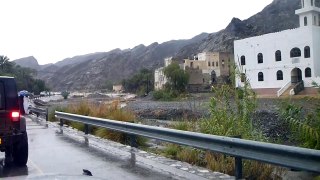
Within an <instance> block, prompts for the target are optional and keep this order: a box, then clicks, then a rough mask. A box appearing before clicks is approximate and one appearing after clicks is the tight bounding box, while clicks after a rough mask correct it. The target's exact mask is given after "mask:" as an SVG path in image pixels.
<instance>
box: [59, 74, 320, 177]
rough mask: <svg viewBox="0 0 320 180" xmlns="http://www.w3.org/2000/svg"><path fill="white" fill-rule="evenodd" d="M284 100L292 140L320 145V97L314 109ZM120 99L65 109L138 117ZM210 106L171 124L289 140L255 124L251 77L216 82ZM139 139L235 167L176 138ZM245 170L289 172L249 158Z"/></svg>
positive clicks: (189, 158)
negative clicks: (268, 133) (163, 140)
mask: <svg viewBox="0 0 320 180" xmlns="http://www.w3.org/2000/svg"><path fill="white" fill-rule="evenodd" d="M232 74H233V76H234V77H235V76H236V75H237V74H240V73H239V72H233V73H232ZM230 79H232V80H233V79H235V78H230ZM318 100H319V99H318ZM279 101H281V102H280V103H279V109H278V112H279V115H280V116H281V119H283V121H284V123H285V124H287V126H288V127H289V129H290V133H291V134H290V144H294V145H300V146H302V147H307V148H313V149H319V132H320V103H319V104H318V105H317V106H316V107H318V108H317V110H316V111H314V110H313V109H312V110H308V109H304V108H305V107H303V106H301V105H299V104H297V103H293V102H292V100H291V99H285V100H279ZM306 102H308V99H306ZM312 102H315V101H314V100H313V101H312ZM318 102H320V101H318ZM117 103H118V102H114V103H112V104H110V105H103V104H99V105H98V104H90V103H88V102H82V103H80V104H78V105H71V106H69V107H67V108H66V109H63V111H65V112H69V113H75V114H82V115H86V116H94V117H101V118H107V119H115V120H120V121H125V122H131V123H134V119H135V117H134V115H133V114H132V113H130V112H126V111H124V110H121V109H119V108H118V104H117ZM209 106H210V108H209V109H210V112H211V114H210V117H206V118H202V119H200V120H199V119H197V120H196V119H182V120H180V121H177V122H176V123H174V124H173V125H172V126H171V128H174V129H179V130H184V131H193V132H200V133H206V134H213V135H219V136H228V137H236V138H243V139H249V140H255V141H264V142H272V143H280V144H283V143H284V142H283V141H281V140H279V141H277V142H275V141H274V140H272V139H269V137H266V135H265V134H263V133H262V132H261V131H260V130H258V129H257V128H254V126H253V122H252V117H254V116H253V114H254V113H255V111H256V107H257V100H256V95H255V93H254V92H253V91H252V89H251V88H250V84H249V82H248V81H245V83H244V86H243V87H242V88H235V86H234V82H232V83H231V84H230V85H228V84H223V85H219V86H216V87H214V88H213V89H212V97H211V99H210V103H209ZM69 125H71V126H72V127H75V128H77V129H79V130H84V126H83V125H82V124H79V123H72V122H69ZM91 133H92V134H94V135H97V136H99V137H103V138H107V139H111V140H114V141H117V142H121V143H128V137H127V136H126V135H125V134H122V133H118V132H114V131H110V130H106V129H103V128H97V127H95V128H92V129H91ZM138 144H139V145H140V146H143V147H142V148H144V149H145V150H147V151H152V152H156V153H159V154H161V155H164V156H166V157H169V158H173V159H176V160H180V161H185V162H188V163H190V164H193V165H198V166H202V167H206V168H208V169H211V170H213V171H218V172H222V173H226V174H230V175H233V174H234V173H235V169H234V163H235V162H234V158H233V157H230V156H226V155H223V154H220V153H215V152H210V151H204V150H199V149H195V148H191V147H187V146H180V145H176V144H171V143H164V146H165V147H164V149H161V148H160V149H150V148H147V147H146V146H145V144H146V139H144V138H139V139H138ZM243 170H244V178H245V179H280V178H281V175H282V174H284V173H285V169H284V168H280V167H276V166H273V165H270V164H264V163H261V162H257V161H249V160H244V161H243Z"/></svg>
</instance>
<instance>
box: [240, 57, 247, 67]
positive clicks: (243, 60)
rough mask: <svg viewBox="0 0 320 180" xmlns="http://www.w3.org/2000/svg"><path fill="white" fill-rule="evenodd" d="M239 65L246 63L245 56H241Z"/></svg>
mask: <svg viewBox="0 0 320 180" xmlns="http://www.w3.org/2000/svg"><path fill="white" fill-rule="evenodd" d="M241 65H242V66H243V65H246V57H245V56H241Z"/></svg>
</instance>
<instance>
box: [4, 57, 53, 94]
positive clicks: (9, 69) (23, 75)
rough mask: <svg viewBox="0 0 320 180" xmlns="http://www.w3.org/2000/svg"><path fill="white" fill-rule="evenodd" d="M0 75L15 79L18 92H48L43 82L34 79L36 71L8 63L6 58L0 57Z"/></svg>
mask: <svg viewBox="0 0 320 180" xmlns="http://www.w3.org/2000/svg"><path fill="white" fill-rule="evenodd" d="M0 75H2V76H12V77H15V80H16V83H17V88H18V90H27V91H29V92H34V93H35V94H40V92H41V91H47V90H48V88H47V87H46V85H45V82H44V81H43V80H40V79H35V78H34V77H35V76H36V75H37V72H36V70H34V69H30V68H24V67H21V66H19V65H16V64H15V63H14V62H10V61H9V58H8V57H7V56H1V55H0Z"/></svg>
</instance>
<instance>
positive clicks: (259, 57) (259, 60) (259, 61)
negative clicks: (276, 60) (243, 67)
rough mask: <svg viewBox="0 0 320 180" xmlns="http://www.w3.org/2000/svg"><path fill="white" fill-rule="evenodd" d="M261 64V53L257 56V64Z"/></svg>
mask: <svg viewBox="0 0 320 180" xmlns="http://www.w3.org/2000/svg"><path fill="white" fill-rule="evenodd" d="M261 63H263V55H262V53H259V54H258V64H261Z"/></svg>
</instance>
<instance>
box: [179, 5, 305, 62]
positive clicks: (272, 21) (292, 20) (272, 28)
mask: <svg viewBox="0 0 320 180" xmlns="http://www.w3.org/2000/svg"><path fill="white" fill-rule="evenodd" d="M299 8H300V0H274V1H273V2H272V3H271V4H270V5H268V6H267V7H265V8H264V9H263V10H262V11H261V12H259V13H258V14H256V15H254V16H252V17H250V18H249V19H246V20H244V21H241V20H240V19H238V18H233V19H232V21H231V22H230V23H229V25H228V26H227V27H226V28H225V29H223V30H221V31H219V32H217V33H212V34H209V36H208V37H207V38H205V39H204V40H202V41H200V42H197V43H195V44H190V45H187V46H185V47H183V48H182V49H181V50H180V51H179V52H178V53H177V55H176V56H177V57H178V58H179V59H181V58H185V57H188V56H190V55H192V54H197V53H198V52H202V51H228V52H233V41H234V40H237V39H243V38H247V37H252V36H257V35H262V34H267V33H271V32H278V31H282V30H286V29H292V28H297V27H298V26H299V17H298V16H297V15H295V10H296V9H299Z"/></svg>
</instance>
